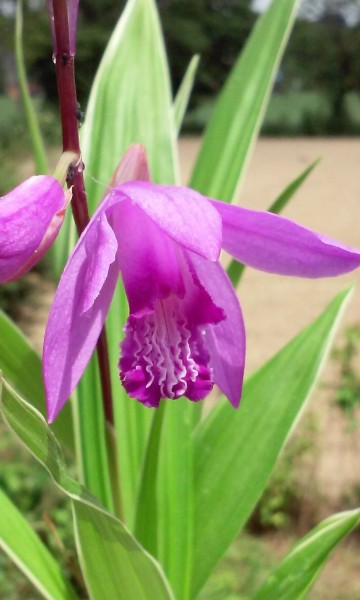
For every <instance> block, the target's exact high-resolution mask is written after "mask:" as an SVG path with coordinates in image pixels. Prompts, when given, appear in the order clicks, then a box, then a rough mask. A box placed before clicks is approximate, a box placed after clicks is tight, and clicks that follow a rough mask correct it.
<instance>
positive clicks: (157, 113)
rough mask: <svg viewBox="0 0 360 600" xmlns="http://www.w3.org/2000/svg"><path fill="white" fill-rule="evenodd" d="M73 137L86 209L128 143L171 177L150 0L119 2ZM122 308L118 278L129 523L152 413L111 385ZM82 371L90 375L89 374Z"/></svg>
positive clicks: (119, 407)
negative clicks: (78, 140) (115, 20)
mask: <svg viewBox="0 0 360 600" xmlns="http://www.w3.org/2000/svg"><path fill="white" fill-rule="evenodd" d="M81 139H82V153H83V157H84V162H85V165H86V169H85V180H86V189H87V193H88V198H89V204H90V208H91V211H93V210H94V209H95V207H96V206H97V204H98V202H99V200H100V198H101V196H102V195H103V194H104V193H105V192H106V190H107V185H108V183H109V181H110V179H111V176H112V174H113V171H114V169H115V167H116V166H117V164H118V162H119V160H120V158H121V156H122V155H123V153H124V152H125V151H126V150H127V148H128V147H129V146H130V144H132V143H141V144H143V145H144V146H145V148H146V150H147V155H148V159H149V164H150V170H151V174H152V178H153V179H154V181H157V182H161V183H174V182H175V181H176V173H177V170H178V169H177V157H176V146H175V141H176V131H175V126H174V110H173V104H172V98H171V90H170V80H169V73H168V65H167V61H166V55H165V50H164V42H163V37H162V33H161V29H160V23H159V18H158V14H157V9H156V4H155V2H153V0H129V1H128V2H127V5H126V8H125V10H124V12H123V14H122V16H121V18H120V20H119V22H118V24H117V26H116V28H115V30H114V32H113V34H112V37H111V39H110V41H109V44H108V46H107V49H106V51H105V54H104V56H103V59H102V61H101V63H100V66H99V70H98V72H97V74H96V77H95V81H94V84H93V87H92V90H91V94H90V99H89V105H88V108H87V114H86V120H85V124H84V126H83V128H82V136H81ZM127 314H128V310H127V300H126V296H125V293H124V290H123V287H122V285H121V283H119V285H118V289H117V291H116V293H115V296H114V301H113V303H112V307H111V309H110V314H109V316H108V319H107V332H108V340H109V354H110V367H111V380H112V388H113V398H114V416H115V430H116V440H117V444H118V464H119V471H120V473H121V494H122V505H123V511H124V518H125V519H126V521H127V523H129V524H130V525H132V524H133V520H134V512H135V505H136V497H137V492H138V483H139V475H140V473H141V465H142V461H143V453H144V448H145V446H146V443H147V436H148V432H149V427H150V423H151V417H152V412H151V411H149V410H148V409H147V408H146V407H144V406H142V405H140V404H139V403H137V402H136V401H135V400H133V399H129V398H128V397H127V396H126V394H125V392H124V390H123V389H122V388H121V386H120V383H119V374H118V368H117V365H118V361H119V341H120V340H121V338H122V335H123V334H122V330H123V326H124V323H125V320H126V318H127ZM86 377H89V378H90V380H91V378H92V376H91V374H90V375H89V374H87V375H86ZM79 398H80V403H82V402H83V403H84V404H85V406H84V408H83V410H82V414H83V415H84V414H85V413H87V419H86V422H90V421H91V420H92V419H93V418H95V417H94V415H93V410H92V408H91V407H89V406H86V397H85V394H83V393H82V391H81V388H80V390H79ZM99 401H100V400H97V402H99ZM94 410H95V407H94ZM83 435H84V436H87V437H88V443H89V444H91V443H92V435H91V432H89V433H88V434H87V433H86V432H85V431H84V432H83ZM90 468H91V465H90Z"/></svg>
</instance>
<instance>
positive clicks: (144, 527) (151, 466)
mask: <svg viewBox="0 0 360 600" xmlns="http://www.w3.org/2000/svg"><path fill="white" fill-rule="evenodd" d="M164 411H165V405H164V403H161V404H160V406H159V408H158V409H157V411H156V412H155V414H154V417H153V420H152V424H151V429H150V433H149V439H148V443H147V447H146V452H145V457H144V466H143V470H142V475H141V479H140V486H139V497H138V500H137V503H136V519H135V536H136V538H137V539H138V540H139V542H140V543H141V544H142V545H143V546H144V548H146V550H148V552H150V554H152V556H157V554H158V506H157V485H156V482H157V480H158V464H159V453H160V440H161V432H162V426H163V421H164ZM149 506H151V519H149V515H148V507H149Z"/></svg>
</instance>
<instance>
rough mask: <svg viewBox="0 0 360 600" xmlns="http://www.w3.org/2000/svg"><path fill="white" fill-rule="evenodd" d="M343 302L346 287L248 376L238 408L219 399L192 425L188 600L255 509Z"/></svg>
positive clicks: (319, 364)
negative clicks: (192, 505)
mask: <svg viewBox="0 0 360 600" xmlns="http://www.w3.org/2000/svg"><path fill="white" fill-rule="evenodd" d="M348 297H349V290H345V291H344V292H341V293H340V294H338V296H336V297H335V299H334V300H333V301H332V302H331V304H330V305H329V307H328V308H327V309H326V310H325V312H324V313H323V314H322V315H321V316H320V317H319V318H318V319H317V320H316V321H315V322H314V323H313V324H311V325H310V326H308V327H307V328H306V329H305V330H303V331H302V332H301V333H300V334H299V335H298V336H296V337H295V338H294V339H293V340H292V341H291V342H290V343H289V344H287V345H286V346H285V347H284V348H283V349H282V350H281V351H280V352H279V353H278V354H276V355H275V357H274V358H272V359H271V360H270V361H269V362H267V363H266V364H265V365H264V366H263V367H262V368H261V369H260V370H259V371H257V372H256V373H255V374H254V375H253V376H252V377H250V379H249V380H248V381H247V382H246V384H245V387H244V392H243V399H242V404H241V405H240V408H239V410H238V411H234V409H233V408H232V407H231V406H230V405H229V403H228V402H226V401H225V400H224V401H223V402H222V403H221V402H220V403H218V404H217V406H216V407H215V408H214V409H213V411H212V412H211V413H210V415H209V416H208V417H207V419H206V420H205V421H203V422H202V423H201V424H200V426H199V427H198V430H197V432H196V437H195V444H196V455H195V465H196V467H195V503H196V504H195V525H196V538H195V539H196V553H195V564H196V570H195V572H194V588H193V593H194V595H195V594H196V592H198V590H199V589H200V588H201V586H202V585H203V584H204V582H205V581H206V579H207V577H208V576H209V574H210V573H211V571H212V569H213V568H214V566H215V564H216V563H217V561H218V560H219V559H220V558H221V556H222V555H223V553H224V552H225V550H226V548H227V547H228V546H229V544H230V543H231V541H232V540H233V539H234V537H235V536H236V535H237V534H238V532H239V531H240V530H241V528H242V527H243V526H244V524H245V523H246V521H247V519H248V518H249V516H250V514H251V512H252V511H253V510H254V508H255V506H256V503H257V501H258V500H259V498H260V496H261V494H262V492H263V490H264V488H265V486H266V483H267V481H268V478H269V476H270V474H271V471H272V469H273V467H274V464H275V462H276V459H277V457H278V455H279V452H280V451H281V448H282V447H283V445H284V443H285V441H286V439H287V437H288V435H289V433H290V431H291V429H292V427H293V426H294V424H295V422H296V420H297V418H298V416H299V414H300V412H301V410H302V408H303V406H304V404H305V402H306V399H307V398H308V396H309V393H310V391H311V389H312V388H313V385H314V383H315V380H316V377H317V375H318V373H319V370H320V367H321V366H322V364H323V362H324V358H325V356H326V353H327V351H328V349H329V344H330V341H331V339H332V337H333V334H334V331H335V328H336V325H337V323H338V320H339V315H340V313H341V312H342V309H343V307H344V304H345V301H346V300H347V298H348ZM254 457H256V460H254Z"/></svg>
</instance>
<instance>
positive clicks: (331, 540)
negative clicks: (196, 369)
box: [254, 509, 360, 600]
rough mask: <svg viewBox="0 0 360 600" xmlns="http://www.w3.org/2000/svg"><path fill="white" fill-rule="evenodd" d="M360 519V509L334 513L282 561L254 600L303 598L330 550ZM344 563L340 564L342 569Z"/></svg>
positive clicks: (292, 599) (293, 599)
mask: <svg viewBox="0 0 360 600" xmlns="http://www.w3.org/2000/svg"><path fill="white" fill-rule="evenodd" d="M359 523H360V509H356V510H351V511H347V512H342V513H338V514H336V515H332V516H331V517H329V518H328V519H326V520H325V521H323V522H322V523H320V525H318V526H317V527H315V529H313V530H312V531H311V532H310V533H309V534H308V535H306V536H305V537H304V538H303V539H302V540H301V541H300V542H298V543H297V544H296V546H295V547H294V548H293V549H292V550H291V551H290V553H289V554H288V555H287V556H286V557H285V558H284V560H283V561H281V563H280V565H279V566H278V567H277V568H276V569H275V570H274V572H273V573H272V574H271V576H270V578H269V579H268V581H267V582H266V583H265V584H264V585H263V586H262V587H261V589H260V590H259V591H258V592H257V594H255V597H254V600H273V599H274V598H276V600H300V599H301V598H303V597H304V596H305V594H306V593H307V592H308V591H309V589H310V588H311V586H312V584H313V583H314V582H315V580H316V578H317V577H318V575H319V574H320V572H321V569H322V568H323V567H324V565H325V563H326V561H327V559H328V558H329V555H330V553H331V552H332V550H334V548H335V547H336V546H337V544H339V542H341V541H342V540H343V539H344V537H346V536H347V535H348V534H349V533H350V532H351V531H352V529H354V527H356V526H357V525H359ZM340 569H341V566H340V565H339V570H340Z"/></svg>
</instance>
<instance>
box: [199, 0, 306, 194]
mask: <svg viewBox="0 0 360 600" xmlns="http://www.w3.org/2000/svg"><path fill="white" fill-rule="evenodd" d="M297 4H298V0H273V2H272V3H271V5H270V6H269V8H268V9H267V11H266V12H264V13H263V14H262V15H261V17H259V18H258V20H257V23H256V25H255V27H254V29H253V30H252V33H251V35H250V37H249V39H248V41H247V43H246V46H245V49H244V51H243V52H242V53H241V55H240V57H239V58H238V60H237V62H236V63H235V65H234V67H233V69H232V71H231V73H230V76H229V77H228V79H227V81H226V84H225V86H224V88H223V89H222V91H221V93H220V96H219V98H218V100H217V102H216V106H215V109H214V113H213V115H212V117H211V120H210V122H209V125H208V127H207V129H206V133H205V138H204V141H203V144H202V146H201V149H200V152H199V155H198V158H197V161H196V164H195V167H194V170H193V174H192V178H191V183H190V185H191V187H193V188H195V189H196V190H198V191H199V192H201V193H202V194H205V195H206V196H211V197H212V198H218V199H220V200H224V201H226V202H231V201H232V200H233V198H234V196H235V195H236V191H237V188H238V186H239V184H240V181H241V177H242V175H243V174H244V171H245V167H246V164H247V161H248V159H249V156H250V152H251V149H252V146H253V143H254V141H255V138H256V135H257V133H258V131H259V128H260V125H261V122H262V118H263V115H264V112H265V108H266V105H267V101H268V98H269V95H270V92H271V89H272V85H273V82H274V79H275V75H276V72H277V69H278V66H279V64H280V60H281V57H282V54H283V51H284V48H285V45H286V42H287V39H288V37H289V34H290V30H291V27H292V24H293V22H294V18H295V11H296V6H297Z"/></svg>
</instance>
